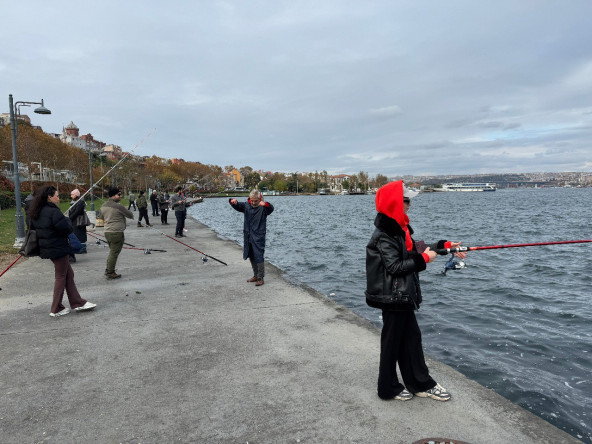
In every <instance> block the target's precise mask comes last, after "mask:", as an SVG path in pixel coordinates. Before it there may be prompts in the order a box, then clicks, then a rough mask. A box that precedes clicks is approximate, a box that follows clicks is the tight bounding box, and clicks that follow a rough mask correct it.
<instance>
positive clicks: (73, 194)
mask: <svg viewBox="0 0 592 444" xmlns="http://www.w3.org/2000/svg"><path fill="white" fill-rule="evenodd" d="M70 196H76V197H80V191H78V188H74V189H73V190H72V191H71V192H70Z"/></svg>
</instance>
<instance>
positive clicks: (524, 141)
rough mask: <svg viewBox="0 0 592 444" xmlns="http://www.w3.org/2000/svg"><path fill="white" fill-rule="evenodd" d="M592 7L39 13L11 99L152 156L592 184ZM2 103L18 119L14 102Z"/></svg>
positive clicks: (9, 10) (13, 41)
mask: <svg viewBox="0 0 592 444" xmlns="http://www.w3.org/2000/svg"><path fill="white" fill-rule="evenodd" d="M591 17H592V2H590V1H589V0H581V1H580V0H569V1H565V0H557V1H546V0H518V1H516V0H510V1H506V0H496V1H491V2H485V1H475V0H458V1H456V0H450V1H441V0H433V1H419V0H397V1H395V0H390V1H386V0H385V1H381V0H376V1H363V0H355V1H353V0H352V1H337V0H331V1H323V0H314V1H308V0H303V1H299V0H289V1H281V0H273V1H271V0H270V1H261V0H249V1H244V0H237V1H213V0H212V1H205V0H204V1H198V0H191V1H189V0H187V1H170V2H162V1H156V0H149V1H146V0H142V1H121V0H119V1H110V0H102V1H100V2H81V1H59V0H54V1H51V2H50V1H45V0H44V1H27V0H23V1H21V2H15V1H12V2H9V3H5V4H3V6H2V40H1V44H0V94H1V95H2V96H3V97H4V98H3V99H1V98H0V99H1V100H2V101H4V105H3V106H0V112H8V94H13V95H14V98H15V100H27V101H38V100H40V99H41V98H43V99H44V100H45V104H46V106H47V107H48V108H50V109H51V110H52V115H51V116H39V115H33V114H32V112H30V111H29V114H31V115H32V117H33V123H34V124H38V125H41V126H42V127H43V129H44V130H45V131H47V132H61V130H62V127H63V126H65V125H67V124H68V123H69V122H70V121H71V120H72V121H74V123H75V124H76V125H77V126H78V127H79V128H80V131H81V134H86V133H89V132H90V133H92V134H93V136H95V138H97V139H99V140H102V141H104V142H107V143H114V144H117V145H120V146H121V147H122V148H123V149H124V150H128V151H129V150H131V149H133V148H134V147H135V146H136V145H137V144H138V142H139V141H140V140H142V139H143V138H145V137H146V135H147V134H149V133H150V132H151V131H152V130H153V129H156V131H155V132H154V134H153V135H152V136H151V137H150V138H149V139H148V140H147V141H146V142H144V144H143V145H142V146H141V147H139V148H138V149H137V150H136V151H135V153H136V154H139V155H153V154H156V155H158V156H162V157H167V158H172V157H181V158H184V159H185V160H191V161H199V162H202V163H206V164H216V165H220V166H225V165H229V164H232V165H235V166H237V167H240V166H245V165H249V166H251V167H253V168H255V169H263V170H271V171H285V172H296V171H314V170H319V171H321V170H327V171H328V172H329V173H355V172H358V171H360V170H363V171H367V172H369V173H370V175H374V174H376V173H382V174H385V175H388V176H393V175H405V174H448V173H449V174H465V173H486V172H499V173H503V172H535V171H592V25H591V21H590V20H591V19H590V18H591ZM0 103H1V102H0Z"/></svg>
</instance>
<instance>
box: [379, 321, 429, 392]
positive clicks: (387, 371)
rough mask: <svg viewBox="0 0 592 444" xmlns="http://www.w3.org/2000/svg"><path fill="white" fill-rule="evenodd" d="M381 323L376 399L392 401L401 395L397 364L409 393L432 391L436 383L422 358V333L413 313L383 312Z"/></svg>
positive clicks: (401, 385) (401, 388) (401, 387)
mask: <svg viewBox="0 0 592 444" xmlns="http://www.w3.org/2000/svg"><path fill="white" fill-rule="evenodd" d="M382 321H383V326H382V334H381V336H380V367H379V370H378V396H379V397H381V398H382V399H391V398H393V397H395V396H397V395H398V394H399V393H401V392H402V391H403V388H404V387H403V384H401V383H400V382H399V379H398V377H397V363H398V364H399V370H400V371H401V376H402V378H403V383H404V384H405V387H406V388H407V390H409V391H410V392H411V393H417V392H425V391H426V390H429V389H431V388H433V387H435V386H436V381H434V380H433V379H432V378H431V377H430V372H429V370H428V366H427V365H426V363H425V359H424V356H423V346H422V344H421V331H420V329H419V325H418V324H417V319H416V318H415V312H414V311H413V310H409V311H383V312H382Z"/></svg>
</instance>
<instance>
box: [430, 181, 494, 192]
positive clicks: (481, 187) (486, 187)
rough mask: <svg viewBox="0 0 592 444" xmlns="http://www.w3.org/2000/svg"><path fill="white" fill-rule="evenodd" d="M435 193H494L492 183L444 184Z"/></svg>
mask: <svg viewBox="0 0 592 444" xmlns="http://www.w3.org/2000/svg"><path fill="white" fill-rule="evenodd" d="M435 190H436V191H495V190H496V184H494V183H444V184H442V188H439V189H438V188H435Z"/></svg>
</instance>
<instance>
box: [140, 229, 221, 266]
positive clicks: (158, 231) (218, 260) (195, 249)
mask: <svg viewBox="0 0 592 444" xmlns="http://www.w3.org/2000/svg"><path fill="white" fill-rule="evenodd" d="M138 223H139V224H141V225H142V226H143V227H148V228H152V229H153V230H154V231H156V232H157V233H160V234H162V235H163V236H166V237H168V238H169V239H171V240H174V241H175V242H179V243H180V244H181V245H184V246H186V247H187V248H190V249H192V250H193V251H197V252H198V253H200V254H203V255H204V259H203V261H204V262H207V259H205V258H207V257H209V258H210V259H213V260H215V261H216V262H220V263H221V264H222V265H228V264H227V263H226V262H223V261H221V260H220V259H217V258H215V257H214V256H210V255H209V254H206V253H204V252H203V251H199V250H198V249H197V248H193V247H192V246H191V245H187V244H186V243H184V242H181V241H180V240H177V239H175V238H174V237H171V236H169V235H168V234H166V233H163V232H162V231H160V230H157V229H156V228H154V227H153V226H152V225H146V224H144V222H140V221H138Z"/></svg>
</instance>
